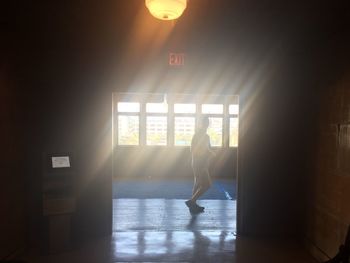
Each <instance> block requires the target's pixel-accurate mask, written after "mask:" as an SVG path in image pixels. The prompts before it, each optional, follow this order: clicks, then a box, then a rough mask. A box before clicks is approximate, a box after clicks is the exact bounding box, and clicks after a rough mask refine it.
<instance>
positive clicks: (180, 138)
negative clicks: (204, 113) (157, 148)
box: [174, 117, 196, 146]
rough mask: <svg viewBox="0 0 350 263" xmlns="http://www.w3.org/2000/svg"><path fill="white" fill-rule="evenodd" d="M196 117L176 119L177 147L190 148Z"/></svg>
mask: <svg viewBox="0 0 350 263" xmlns="http://www.w3.org/2000/svg"><path fill="white" fill-rule="evenodd" d="M195 123H196V122H195V118H194V117H175V134H174V136H175V142H174V144H175V145H176V146H190V145H191V140H192V136H193V134H194V130H195Z"/></svg>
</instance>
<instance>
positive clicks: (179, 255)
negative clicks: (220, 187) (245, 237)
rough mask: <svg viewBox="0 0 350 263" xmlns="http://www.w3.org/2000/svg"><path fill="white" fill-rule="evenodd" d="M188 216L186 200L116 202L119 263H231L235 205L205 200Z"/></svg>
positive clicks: (115, 240) (115, 254)
mask: <svg viewBox="0 0 350 263" xmlns="http://www.w3.org/2000/svg"><path fill="white" fill-rule="evenodd" d="M200 204H201V205H203V206H205V212H204V213H200V214H198V215H192V214H191V213H189V211H188V209H187V207H186V206H185V204H184V200H172V199H170V200H167V199H116V200H113V212H114V213H113V230H114V234H113V237H112V247H113V248H114V250H113V257H114V258H113V260H114V261H117V262H119V261H161V262H169V261H170V262H172V261H175V262H177V261H190V262H229V261H231V260H230V259H232V258H233V255H234V251H235V235H234V232H235V225H236V202H235V201H232V200H202V201H200Z"/></svg>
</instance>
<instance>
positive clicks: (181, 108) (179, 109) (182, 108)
mask: <svg viewBox="0 0 350 263" xmlns="http://www.w3.org/2000/svg"><path fill="white" fill-rule="evenodd" d="M174 112H175V113H196V104H183V103H175V104H174Z"/></svg>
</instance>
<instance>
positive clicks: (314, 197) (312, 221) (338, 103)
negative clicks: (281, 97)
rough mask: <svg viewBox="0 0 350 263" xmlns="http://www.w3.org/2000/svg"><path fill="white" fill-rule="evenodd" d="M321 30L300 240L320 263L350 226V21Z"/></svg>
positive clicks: (315, 54) (334, 250)
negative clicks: (302, 240) (302, 226)
mask: <svg viewBox="0 0 350 263" xmlns="http://www.w3.org/2000/svg"><path fill="white" fill-rule="evenodd" d="M340 21H343V23H338V24H337V25H336V26H334V27H332V28H328V30H326V31H324V34H323V38H322V42H321V43H320V45H319V46H318V48H317V49H315V50H314V51H313V69H314V72H315V78H314V82H313V90H314V91H313V98H312V101H313V102H314V103H313V105H314V111H313V116H314V119H313V129H312V136H310V140H309V141H308V143H307V147H308V155H307V166H306V169H307V170H306V171H307V173H306V178H305V179H306V180H305V185H306V186H307V192H306V193H307V194H306V202H305V214H304V229H303V237H304V241H305V243H306V245H307V247H308V249H309V250H310V252H311V253H312V254H313V255H314V256H315V257H316V258H317V259H319V260H320V261H323V260H327V259H328V258H330V257H333V256H334V255H336V254H337V252H338V248H339V245H340V244H343V243H344V240H345V237H346V234H347V231H348V227H349V225H350V213H349V202H350V195H349V193H350V189H349V188H350V176H349V175H350V170H349V136H350V135H349V105H350V104H349V103H350V48H349V47H350V38H349V33H350V30H349V29H348V27H347V26H346V24H348V23H349V18H348V17H346V16H344V17H343V20H340Z"/></svg>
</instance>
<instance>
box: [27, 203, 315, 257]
mask: <svg viewBox="0 0 350 263" xmlns="http://www.w3.org/2000/svg"><path fill="white" fill-rule="evenodd" d="M199 203H200V204H201V205H203V206H205V207H206V209H205V212H204V213H201V214H198V215H191V214H190V213H189V211H188V209H187V207H186V206H185V205H184V200H165V199H115V200H113V213H114V218H113V234H112V235H111V236H109V237H101V238H95V239H92V240H86V241H85V242H84V244H81V245H80V246H79V247H78V248H76V249H74V250H71V251H68V252H62V253H59V254H55V255H46V256H44V255H41V256H38V255H35V253H34V254H31V255H28V256H27V257H26V259H27V261H28V262H38V263H43V262H53V263H56V262H57V263H61V262H65V263H70V262H84V263H90V262H91V263H95V262H96V263H111V262H202V263H205V262H214V263H216V262H218V263H219V262H237V263H254V262H259V263H265V262H266V263H274V262H276V263H277V262H278V263H281V262H283V263H292V262H298V263H312V262H315V261H314V260H313V259H312V258H311V257H310V256H309V255H308V254H307V253H306V252H305V251H304V250H303V249H302V248H301V247H300V246H298V245H297V244H296V243H294V242H291V241H286V240H269V239H257V238H247V237H238V238H237V237H236V236H235V222H236V221H235V218H236V216H235V214H236V212H235V211H236V208H235V206H236V204H235V201H231V200H202V201H200V202H199Z"/></svg>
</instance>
